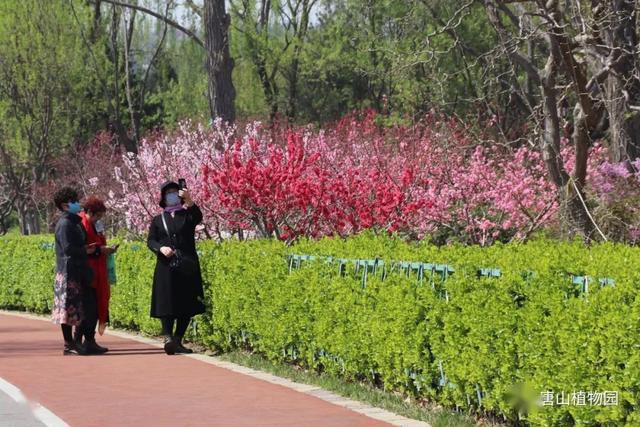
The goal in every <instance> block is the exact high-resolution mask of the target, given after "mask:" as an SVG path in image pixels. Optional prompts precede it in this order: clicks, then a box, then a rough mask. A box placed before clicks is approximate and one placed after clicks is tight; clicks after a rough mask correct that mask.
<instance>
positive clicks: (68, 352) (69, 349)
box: [62, 341, 87, 356]
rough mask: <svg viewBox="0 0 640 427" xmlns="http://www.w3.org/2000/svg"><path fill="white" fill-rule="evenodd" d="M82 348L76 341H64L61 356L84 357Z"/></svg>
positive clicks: (84, 352)
mask: <svg viewBox="0 0 640 427" xmlns="http://www.w3.org/2000/svg"><path fill="white" fill-rule="evenodd" d="M86 354H87V353H86V351H85V349H84V347H83V346H82V345H81V344H80V345H78V343H77V342H76V341H65V343H64V350H62V355H63V356H84V355H86Z"/></svg>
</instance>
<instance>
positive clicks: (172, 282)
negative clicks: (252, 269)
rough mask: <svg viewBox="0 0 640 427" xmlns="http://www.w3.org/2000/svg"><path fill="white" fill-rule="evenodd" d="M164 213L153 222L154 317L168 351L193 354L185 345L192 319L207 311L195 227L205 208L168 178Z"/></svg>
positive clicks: (162, 193) (163, 191) (163, 195)
mask: <svg viewBox="0 0 640 427" xmlns="http://www.w3.org/2000/svg"><path fill="white" fill-rule="evenodd" d="M159 204H160V207H162V209H163V212H162V213H161V214H160V215H157V216H156V217H154V218H153V220H152V221H151V225H150V226H149V237H148V239H147V246H148V247H149V249H151V251H152V252H153V253H154V254H155V255H156V268H155V272H154V275H153V288H152V291H151V317H156V318H159V319H160V321H161V323H162V333H163V335H164V336H165V344H164V350H165V352H166V353H167V354H175V353H191V352H192V351H191V350H190V349H188V348H186V347H185V346H184V345H183V344H182V338H183V337H184V334H185V332H186V331H187V327H188V326H189V322H190V321H191V318H192V317H193V316H195V315H196V314H200V313H204V308H205V307H204V304H203V298H204V293H203V290H202V276H201V272H200V262H199V260H198V254H197V252H196V244H195V229H196V225H198V224H199V223H200V222H201V221H202V211H200V208H199V207H198V206H197V205H196V204H195V203H194V202H193V200H192V199H191V195H190V193H189V190H187V189H186V188H181V187H180V185H179V184H177V183H175V182H173V181H168V182H165V183H164V184H162V186H161V188H160V203H159Z"/></svg>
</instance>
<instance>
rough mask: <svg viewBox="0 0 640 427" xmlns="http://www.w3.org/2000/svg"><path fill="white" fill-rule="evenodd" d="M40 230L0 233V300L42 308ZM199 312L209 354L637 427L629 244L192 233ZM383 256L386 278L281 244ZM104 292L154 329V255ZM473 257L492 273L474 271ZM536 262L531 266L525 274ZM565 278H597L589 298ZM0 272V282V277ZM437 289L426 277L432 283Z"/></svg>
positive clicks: (533, 415) (116, 310) (532, 413)
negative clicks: (601, 396) (419, 270)
mask: <svg viewBox="0 0 640 427" xmlns="http://www.w3.org/2000/svg"><path fill="white" fill-rule="evenodd" d="M51 241H52V238H51V236H46V237H28V238H26V237H7V238H3V239H0V274H2V277H4V278H5V281H4V283H3V284H2V285H0V306H2V307H8V308H18V309H26V310H30V311H37V312H47V311H48V310H49V309H50V306H51V300H52V286H51V285H52V282H53V274H52V272H53V261H54V260H53V251H52V250H51V249H43V248H42V243H46V242H51ZM199 250H200V251H201V253H202V256H201V261H202V266H203V272H204V277H205V284H206V287H205V294H206V300H207V304H208V307H209V310H208V312H207V314H205V315H202V316H198V319H197V323H196V326H197V328H196V329H193V330H191V333H192V334H194V335H193V336H192V338H194V339H196V340H198V341H199V342H201V343H203V344H205V345H207V346H210V347H216V348H219V349H222V350H231V349H234V348H238V347H243V348H251V349H253V350H254V351H257V352H260V353H262V354H264V355H266V356H267V357H268V358H270V359H272V360H279V361H287V362H294V363H297V364H300V365H302V366H305V367H309V368H312V369H316V370H319V371H328V372H332V373H336V374H339V375H342V376H343V377H345V378H346V379H353V380H367V381H371V382H374V383H377V384H380V385H381V386H383V387H384V388H386V389H388V390H394V391H402V392H405V393H409V394H412V395H415V396H416V397H427V398H430V399H432V400H435V401H437V402H439V403H441V404H443V405H447V406H451V407H453V406H459V407H462V408H468V409H471V410H473V411H478V412H491V413H494V414H502V415H503V416H505V417H506V418H508V419H510V420H514V421H515V420H518V419H519V418H522V419H526V420H527V421H528V422H529V423H531V424H532V425H554V426H555V425H557V426H564V425H584V426H592V425H616V426H618V425H628V426H637V425H640V415H639V414H638V411H636V409H637V406H638V404H639V403H640V351H639V350H640V334H639V332H640V300H639V299H638V297H637V295H638V293H637V285H636V284H637V283H639V280H640V271H639V270H638V266H640V262H639V261H640V249H638V248H633V247H628V246H622V245H613V244H601V245H596V246H593V247H590V248H586V247H584V245H582V244H580V243H560V242H552V241H547V240H539V241H533V242H530V243H527V244H509V245H495V246H493V247H490V248H477V247H464V246H452V247H446V248H437V247H434V246H431V245H428V244H426V243H425V244H419V245H412V244H408V243H404V242H402V241H400V240H395V239H391V238H387V237H378V236H374V235H371V234H364V235H361V236H358V237H353V238H350V239H347V240H339V239H325V240H322V241H305V242H301V243H299V244H297V245H296V246H294V247H286V246H284V245H283V244H282V243H280V242H277V241H269V240H259V241H251V242H226V243H223V244H221V245H217V244H214V243H212V242H205V243H202V244H200V245H199ZM293 253H295V254H315V255H322V256H332V257H337V258H349V259H374V258H378V259H382V260H384V261H385V264H386V266H387V272H386V275H385V276H386V277H384V280H382V275H381V274H370V275H369V277H368V279H367V281H366V284H364V286H363V282H362V280H361V274H359V273H358V274H356V272H355V271H354V268H353V266H352V265H351V264H347V268H346V274H344V275H341V274H338V267H337V264H336V263H326V262H325V261H324V260H322V259H319V260H317V261H307V262H303V263H302V265H301V267H300V268H299V269H293V270H292V271H291V272H290V271H289V265H288V262H287V256H288V255H289V254H293ZM393 260H397V261H399V260H406V261H424V262H427V261H428V262H433V263H442V264H449V265H452V266H453V267H454V268H455V273H454V274H453V275H452V276H450V277H449V278H448V279H447V280H446V282H445V283H444V286H445V288H446V290H447V293H448V295H449V299H448V300H446V299H444V298H442V297H441V293H440V292H438V290H437V288H436V290H434V289H433V288H432V285H431V284H430V282H429V281H428V280H425V281H423V282H422V283H420V282H419V281H418V280H417V279H416V276H415V274H411V275H409V277H407V275H406V274H405V273H403V272H401V271H398V270H397V269H396V270H394V271H389V270H390V269H389V268H388V267H389V265H390V262H391V261H393ZM117 267H118V284H117V285H116V286H115V287H114V288H113V289H112V291H113V296H112V304H111V307H112V321H113V323H114V324H116V325H120V326H126V327H131V328H136V329H140V330H142V331H145V332H148V333H157V332H158V329H159V323H158V322H157V321H156V320H153V319H150V318H149V299H150V283H151V277H152V270H153V256H152V254H151V253H150V252H149V251H148V250H147V249H146V247H145V245H144V244H143V243H128V244H125V245H124V246H122V247H121V249H120V252H119V254H118V256H117ZM481 267H487V268H498V269H500V270H501V272H502V276H501V277H499V278H478V275H477V270H478V268H481ZM531 272H533V273H531ZM571 275H588V276H591V277H594V278H601V277H610V278H613V279H614V280H615V286H606V287H603V288H600V286H597V285H596V284H592V285H591V287H590V288H589V291H588V293H584V292H581V291H580V289H579V287H578V286H577V285H574V284H572V280H571ZM7 278H8V280H7ZM436 285H439V283H434V286H436ZM541 391H553V392H558V393H559V392H565V393H573V392H581V391H583V392H590V391H594V392H604V391H617V392H618V405H615V406H595V405H590V404H589V402H588V401H587V402H586V404H585V405H584V406H580V405H577V404H571V405H567V406H560V405H557V404H554V405H553V406H544V407H539V406H537V405H532V404H531V399H534V398H538V397H540V393H541Z"/></svg>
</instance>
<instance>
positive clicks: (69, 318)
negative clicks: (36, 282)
mask: <svg viewBox="0 0 640 427" xmlns="http://www.w3.org/2000/svg"><path fill="white" fill-rule="evenodd" d="M51 318H52V320H53V323H56V324H63V325H71V326H76V325H79V324H80V322H82V318H83V311H82V287H81V286H80V283H78V282H76V281H75V280H67V276H66V274H63V273H60V272H57V273H56V279H55V283H54V284H53V311H52V313H51Z"/></svg>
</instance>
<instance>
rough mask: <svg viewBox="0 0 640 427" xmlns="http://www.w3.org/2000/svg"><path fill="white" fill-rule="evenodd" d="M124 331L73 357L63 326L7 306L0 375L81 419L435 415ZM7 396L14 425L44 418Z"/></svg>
mask: <svg viewBox="0 0 640 427" xmlns="http://www.w3.org/2000/svg"><path fill="white" fill-rule="evenodd" d="M119 335H120V336H114V335H105V336H103V337H100V339H99V342H100V343H101V344H102V345H105V346H107V347H109V348H110V351H109V352H108V353H107V354H105V355H104V356H86V357H79V356H75V357H73V356H71V357H70V356H66V357H64V356H62V345H61V332H60V329H59V326H56V325H53V324H51V323H50V322H44V321H42V320H35V319H30V318H25V317H24V316H16V315H7V314H6V313H5V314H1V313H0V379H3V380H4V382H5V384H6V382H8V383H10V384H12V385H13V386H15V387H17V388H18V389H19V390H20V392H21V393H22V394H23V395H24V396H26V398H27V399H28V400H29V402H30V404H31V407H32V408H33V407H34V404H35V403H34V402H37V404H39V405H42V407H44V408H46V409H44V408H40V409H44V410H45V412H46V413H48V414H50V415H55V416H57V417H59V419H60V420H63V421H64V422H66V423H67V424H68V425H70V426H73V427H75V426H100V427H104V426H137V427H142V426H234V427H235V426H279V427H284V426H305V427H311V426H328V427H331V426H345V427H346V426H349V427H351V426H384V425H390V424H388V423H385V422H382V421H380V420H385V421H388V422H390V423H392V424H395V425H406V426H411V427H413V426H420V425H421V426H425V425H426V424H424V423H419V422H417V421H411V420H407V419H403V418H402V417H399V416H394V415H393V414H390V413H388V412H385V411H382V410H378V409H375V408H370V407H367V406H366V405H362V404H359V403H357V402H352V401H346V403H345V399H340V398H337V397H336V396H334V395H331V394H330V393H327V392H324V391H322V390H319V389H317V388H316V387H312V386H304V385H297V386H296V385H294V387H297V388H298V389H299V390H300V391H296V390H293V389H291V388H289V387H290V386H289V387H287V386H285V385H286V384H285V383H287V382H288V381H286V380H285V381H282V380H279V379H277V378H276V377H272V376H270V375H267V374H256V373H255V371H252V370H249V369H246V368H240V367H238V366H237V365H233V364H230V363H226V362H221V361H216V362H213V363H215V364H217V365H220V366H215V365H212V364H211V362H209V363H206V362H205V360H206V359H210V360H217V359H215V358H207V357H205V356H202V355H200V356H197V355H196V356H195V357H191V356H167V355H165V354H164V352H163V351H162V349H160V348H158V344H154V343H151V342H150V343H144V342H139V341H140V340H134V339H132V338H131V337H127V336H126V335H124V334H119ZM221 366H224V367H221ZM226 367H228V368H230V369H226ZM231 369H233V370H236V371H239V372H234V371H233V370H231ZM241 372H242V373H241ZM252 372H253V374H252ZM246 374H250V375H246ZM251 375H253V376H251ZM256 377H258V378H256ZM260 378H261V379H260ZM274 378H275V379H274ZM269 381H270V382H269ZM273 382H276V383H280V382H281V383H282V384H284V385H280V384H273ZM290 384H294V383H290ZM305 387H306V388H305ZM0 388H1V387H0ZM312 394H315V396H314V395H312ZM0 396H2V397H0V405H1V406H0V417H1V418H2V419H5V415H7V417H14V419H15V420H17V424H16V423H13V424H11V425H12V426H22V425H24V426H38V425H42V424H40V423H39V422H38V421H36V420H35V419H34V418H33V417H32V416H30V414H28V413H27V412H26V411H25V410H24V409H25V405H24V404H23V405H20V404H16V403H15V402H13V403H12V402H11V401H10V399H8V398H7V395H6V394H5V395H4V396H3V393H2V391H1V390H0ZM316 396H317V397H316ZM331 402H334V403H335V404H334V403H331ZM36 407H37V406H36ZM352 409H353V410H352ZM47 410H48V411H47ZM355 411H359V412H363V413H367V414H368V415H369V416H365V415H363V414H362V413H358V412H355ZM367 411H368V412H367ZM372 416H373V417H375V418H377V419H374V418H371V417H372ZM50 419H51V418H50ZM44 424H47V425H54V424H56V423H55V422H53V423H51V422H47V421H46V420H45V422H44ZM0 425H4V424H0Z"/></svg>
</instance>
